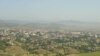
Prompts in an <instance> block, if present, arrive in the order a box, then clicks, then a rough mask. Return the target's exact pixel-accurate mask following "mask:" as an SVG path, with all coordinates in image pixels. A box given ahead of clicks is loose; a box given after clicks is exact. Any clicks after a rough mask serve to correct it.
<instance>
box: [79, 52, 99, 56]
mask: <svg viewBox="0 0 100 56" xmlns="http://www.w3.org/2000/svg"><path fill="white" fill-rule="evenodd" d="M77 56H100V52H92V53H82V54H79V55H77Z"/></svg>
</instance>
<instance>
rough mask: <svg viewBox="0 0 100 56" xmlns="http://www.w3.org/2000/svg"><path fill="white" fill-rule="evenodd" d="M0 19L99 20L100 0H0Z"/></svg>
mask: <svg viewBox="0 0 100 56" xmlns="http://www.w3.org/2000/svg"><path fill="white" fill-rule="evenodd" d="M0 19H4V20H33V21H34V20H40V21H41V20H44V21H61V20H77V21H87V22H90V21H91V22H100V0H0Z"/></svg>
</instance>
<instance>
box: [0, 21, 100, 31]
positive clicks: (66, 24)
mask: <svg viewBox="0 0 100 56" xmlns="http://www.w3.org/2000/svg"><path fill="white" fill-rule="evenodd" d="M15 26H32V27H38V28H41V27H42V28H61V29H68V30H70V29H71V30H73V29H74V30H86V29H87V30H97V31H98V30H100V26H99V23H96V22H81V21H75V20H65V21H55V22H47V21H23V20H0V27H15Z"/></svg>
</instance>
